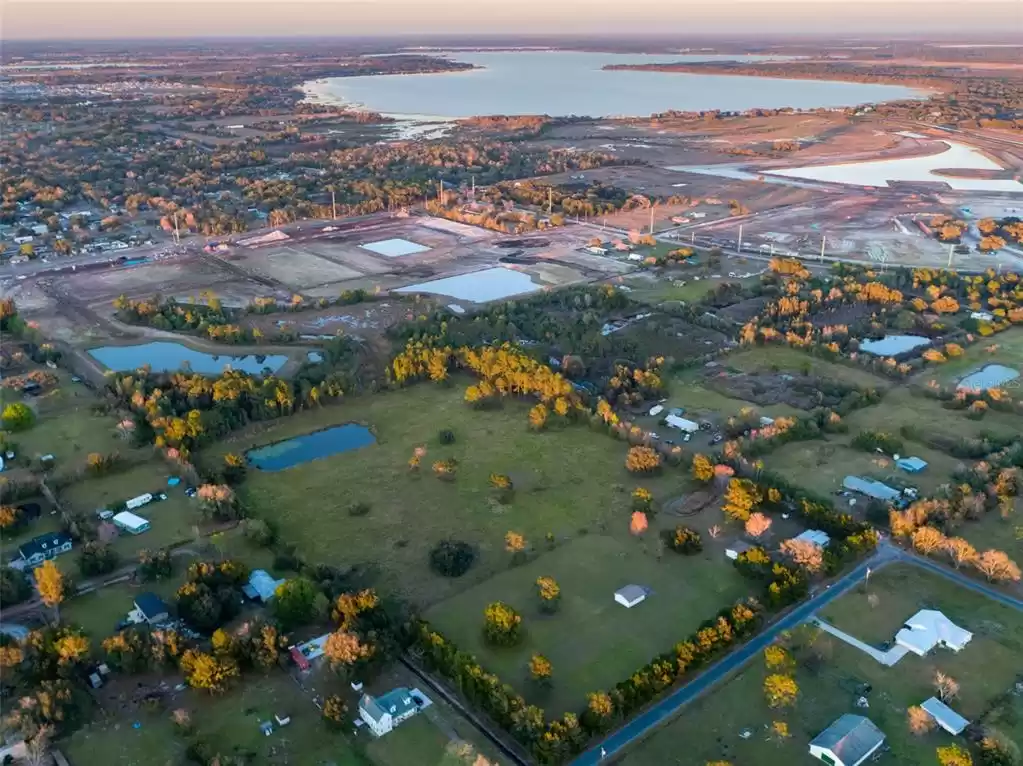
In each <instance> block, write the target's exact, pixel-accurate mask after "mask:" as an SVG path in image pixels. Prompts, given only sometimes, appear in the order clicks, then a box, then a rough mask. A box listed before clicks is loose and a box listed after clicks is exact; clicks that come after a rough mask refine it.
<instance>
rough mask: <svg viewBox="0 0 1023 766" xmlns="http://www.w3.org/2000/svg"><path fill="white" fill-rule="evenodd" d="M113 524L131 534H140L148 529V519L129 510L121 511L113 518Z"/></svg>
mask: <svg viewBox="0 0 1023 766" xmlns="http://www.w3.org/2000/svg"><path fill="white" fill-rule="evenodd" d="M113 522H114V524H116V525H117V526H118V527H120V528H121V529H123V530H124V531H125V532H130V533H131V534H133V535H141V534H142V533H143V532H145V531H146V530H147V529H149V520H148V519H144V518H142V517H141V516H136V515H135V514H134V513H132V512H131V511H121V512H120V513H118V514H116V515H115V516H114V518H113Z"/></svg>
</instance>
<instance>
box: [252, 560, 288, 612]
mask: <svg viewBox="0 0 1023 766" xmlns="http://www.w3.org/2000/svg"><path fill="white" fill-rule="evenodd" d="M285 582H287V581H286V580H275V579H274V578H273V576H272V575H271V574H270V573H269V572H267V571H266V570H265V569H253V570H252V574H250V575H249V581H248V583H246V584H245V585H243V586H242V593H244V594H245V595H246V596H248V597H249V598H250V599H252V600H253V601H262V602H263V603H264V604H265V603H266V602H268V601H269V600H270V599H272V598H273V597H274V594H275V593H276V592H277V588H278V587H279V586H281V585H283V584H284V583H285Z"/></svg>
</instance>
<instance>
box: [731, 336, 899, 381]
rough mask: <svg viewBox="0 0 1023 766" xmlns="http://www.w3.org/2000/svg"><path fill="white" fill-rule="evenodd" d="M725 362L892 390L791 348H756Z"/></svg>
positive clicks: (843, 366) (865, 372) (741, 367)
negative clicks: (807, 374) (805, 373)
mask: <svg viewBox="0 0 1023 766" xmlns="http://www.w3.org/2000/svg"><path fill="white" fill-rule="evenodd" d="M722 362H723V363H724V364H725V365H727V366H728V367H735V368H736V369H739V370H744V371H746V372H759V371H763V370H781V371H784V372H788V373H790V374H793V375H798V374H801V373H804V372H807V373H810V374H812V375H817V376H819V377H822V378H829V379H831V380H838V381H842V382H845V383H851V384H853V385H856V386H862V387H864V388H876V389H879V390H884V389H887V388H890V387H891V385H892V384H891V382H890V381H887V380H886V379H885V378H882V377H880V376H877V375H874V374H873V373H871V372H869V371H868V370H864V369H862V368H859V367H854V366H853V365H847V364H838V363H837V362H829V361H828V360H827V359H821V358H819V357H816V356H810V355H809V354H806V353H803V352H802V351H799V350H798V349H794V348H790V347H788V346H756V347H753V348H748V349H743V350H742V351H739V352H737V353H735V354H729V355H728V356H726V357H725V358H724V359H723V360H722Z"/></svg>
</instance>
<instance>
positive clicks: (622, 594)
mask: <svg viewBox="0 0 1023 766" xmlns="http://www.w3.org/2000/svg"><path fill="white" fill-rule="evenodd" d="M645 600H646V588H644V587H643V586H642V585H626V586H625V587H624V588H619V589H618V590H616V591H615V601H617V602H618V603H619V604H621V605H622V606H624V607H625V608H626V609H632V607H634V606H636V604H639V603H641V602H643V601H645Z"/></svg>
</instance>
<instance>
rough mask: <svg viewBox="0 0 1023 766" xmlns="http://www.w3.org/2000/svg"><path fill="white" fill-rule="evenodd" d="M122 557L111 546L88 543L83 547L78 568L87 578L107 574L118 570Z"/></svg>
mask: <svg viewBox="0 0 1023 766" xmlns="http://www.w3.org/2000/svg"><path fill="white" fill-rule="evenodd" d="M119 561H120V557H119V556H118V555H117V551H115V550H114V549H113V548H111V547H110V546H109V545H104V544H103V543H100V542H88V543H86V544H85V545H84V546H82V552H81V554H80V555H79V557H78V568H79V569H80V570H81V572H82V574H83V575H84V576H85V577H95V576H96V575H103V574H107V573H108V572H113V571H114V570H115V569H117V564H118V562H119Z"/></svg>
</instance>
